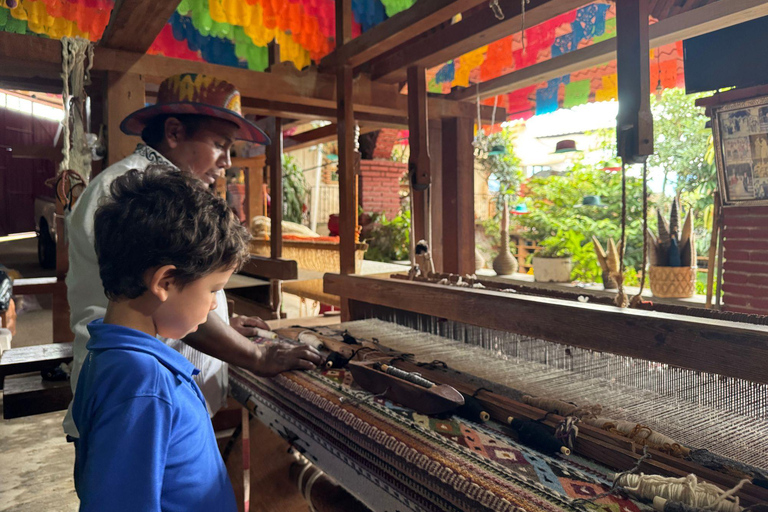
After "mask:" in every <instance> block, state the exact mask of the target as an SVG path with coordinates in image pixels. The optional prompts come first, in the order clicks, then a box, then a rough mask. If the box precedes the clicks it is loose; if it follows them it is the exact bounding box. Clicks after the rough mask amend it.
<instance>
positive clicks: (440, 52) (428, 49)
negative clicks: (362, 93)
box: [370, 0, 588, 83]
mask: <svg viewBox="0 0 768 512" xmlns="http://www.w3.org/2000/svg"><path fill="white" fill-rule="evenodd" d="M586 3H588V0H531V2H530V4H526V5H525V25H526V27H532V26H534V25H538V24H539V23H542V22H544V21H547V20H549V19H551V18H554V17H555V16H559V15H560V14H563V13H566V12H568V11H571V10H573V9H576V8H578V7H581V6H583V5H584V4H586ZM499 6H500V7H501V9H502V11H503V12H504V19H503V20H499V19H498V18H496V16H495V15H494V13H493V11H491V9H490V8H485V9H479V10H478V11H477V12H476V13H475V14H471V15H468V16H466V17H465V18H464V19H462V20H461V21H460V22H458V23H456V24H454V25H449V26H446V27H442V28H440V29H436V30H434V31H432V32H430V33H429V34H425V35H424V36H422V37H418V38H415V39H414V40H412V41H409V42H408V43H406V44H403V45H401V46H400V47H399V48H397V49H396V50H395V51H393V52H390V53H388V54H386V55H383V56H382V57H381V58H379V59H376V60H374V61H372V62H371V64H370V73H371V78H372V79H373V80H376V81H381V82H386V83H398V82H402V81H404V80H405V79H406V69H407V68H408V67H409V66H414V65H416V66H424V67H425V68H427V69H429V68H431V67H434V66H438V65H440V64H443V63H445V62H448V61H449V60H451V59H455V58H456V57H459V56H461V55H463V54H465V53H467V52H469V51H472V50H475V49H477V48H480V47H481V46H484V45H486V44H488V43H492V42H493V41H496V40H498V39H501V38H503V37H506V36H508V35H510V34H514V33H515V32H519V31H520V28H521V26H522V21H523V12H522V10H521V2H520V0H500V1H499Z"/></svg>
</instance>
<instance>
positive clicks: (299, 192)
mask: <svg viewBox="0 0 768 512" xmlns="http://www.w3.org/2000/svg"><path fill="white" fill-rule="evenodd" d="M282 162H283V163H282V165H283V219H284V220H287V221H290V222H296V223H299V224H301V223H302V221H303V220H304V211H305V209H306V206H305V200H306V197H307V182H306V180H305V179H304V173H303V172H302V171H301V169H299V166H298V164H297V162H296V159H295V158H294V157H292V156H291V155H286V154H283V159H282Z"/></svg>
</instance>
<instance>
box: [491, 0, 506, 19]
mask: <svg viewBox="0 0 768 512" xmlns="http://www.w3.org/2000/svg"><path fill="white" fill-rule="evenodd" d="M488 6H489V7H490V8H491V10H492V11H493V15H494V16H496V19H497V20H499V21H501V20H503V19H504V11H502V10H501V6H500V5H499V0H491V2H490V3H489V4H488Z"/></svg>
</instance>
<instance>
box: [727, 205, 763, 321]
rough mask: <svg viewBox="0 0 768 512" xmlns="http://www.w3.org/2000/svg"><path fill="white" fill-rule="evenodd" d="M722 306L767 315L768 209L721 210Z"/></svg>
mask: <svg viewBox="0 0 768 512" xmlns="http://www.w3.org/2000/svg"><path fill="white" fill-rule="evenodd" d="M723 226H724V227H723V236H724V243H723V249H724V252H723V256H724V258H725V261H724V263H723V306H724V309H725V310H726V311H737V312H741V313H753V314H760V315H768V206H757V207H736V206H730V207H725V208H723Z"/></svg>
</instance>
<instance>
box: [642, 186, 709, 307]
mask: <svg viewBox="0 0 768 512" xmlns="http://www.w3.org/2000/svg"><path fill="white" fill-rule="evenodd" d="M681 213H682V210H681V209H680V203H679V201H678V200H677V199H675V200H674V201H673V202H672V207H671V208H670V214H669V222H667V219H665V218H664V217H663V216H662V215H661V212H660V211H658V210H657V215H658V220H659V222H658V224H659V236H658V237H656V236H655V235H654V234H653V232H652V231H651V230H650V229H649V230H648V231H647V233H646V234H645V236H646V237H647V244H648V254H649V256H650V262H651V267H650V269H649V272H648V278H649V280H650V283H651V291H652V292H653V294H654V295H655V296H656V297H672V298H687V297H693V294H694V292H695V290H696V271H697V268H696V267H697V265H696V240H695V234H694V232H693V213H692V211H691V210H688V214H687V215H686V216H685V220H684V221H683V225H682V228H681V227H680V214H681Z"/></svg>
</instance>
